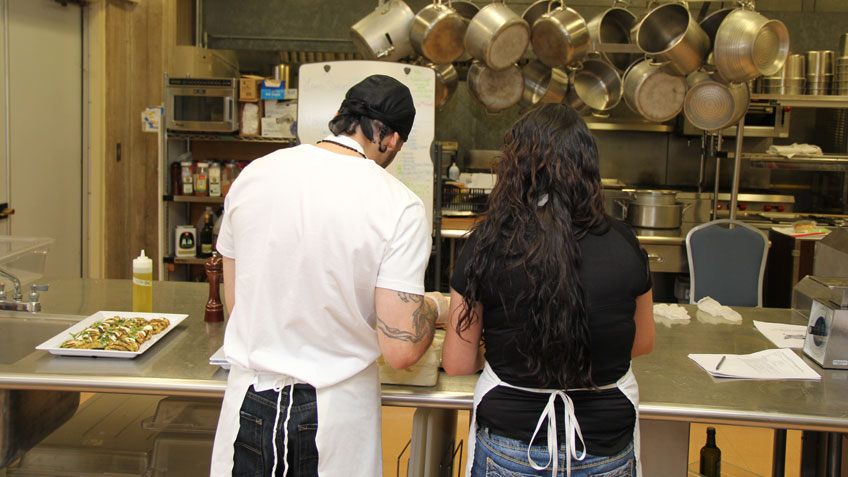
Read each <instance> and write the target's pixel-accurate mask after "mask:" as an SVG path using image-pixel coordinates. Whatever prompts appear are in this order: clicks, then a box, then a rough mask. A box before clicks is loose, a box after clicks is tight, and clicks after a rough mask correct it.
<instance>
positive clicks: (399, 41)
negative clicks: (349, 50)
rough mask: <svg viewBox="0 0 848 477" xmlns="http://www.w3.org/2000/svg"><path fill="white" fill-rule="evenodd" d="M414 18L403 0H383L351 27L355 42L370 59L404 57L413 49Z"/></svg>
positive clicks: (393, 59)
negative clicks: (411, 34) (412, 30)
mask: <svg viewBox="0 0 848 477" xmlns="http://www.w3.org/2000/svg"><path fill="white" fill-rule="evenodd" d="M413 18H415V14H414V13H413V12H412V9H411V8H409V5H407V4H406V3H404V2H403V1H402V0H380V1H379V2H378V4H377V9H376V10H374V11H373V12H371V13H369V14H368V15H366V16H365V17H363V18H362V19H361V20H359V21H358V22H356V23H354V24H353V26H352V27H350V36H351V39H352V40H353V45H354V46H355V47H356V50H357V51H358V52H359V54H360V55H362V56H363V58H365V59H366V60H384V61H398V60H402V59H404V58H406V57H407V56H409V55H411V54H412V53H413V49H412V43H410V41H409V30H410V28H411V26H412V19H413Z"/></svg>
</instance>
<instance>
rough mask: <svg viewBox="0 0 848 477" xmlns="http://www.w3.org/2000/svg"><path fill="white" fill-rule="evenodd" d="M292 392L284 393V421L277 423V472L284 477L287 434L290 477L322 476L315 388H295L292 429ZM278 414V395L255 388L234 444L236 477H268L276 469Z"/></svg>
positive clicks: (244, 406)
mask: <svg viewBox="0 0 848 477" xmlns="http://www.w3.org/2000/svg"><path fill="white" fill-rule="evenodd" d="M289 390H290V388H289V387H288V386H287V387H284V388H283V389H282V390H281V391H280V393H282V396H281V397H280V417H279V422H278V423H277V439H276V440H277V471H276V475H278V476H281V475H283V468H284V467H285V465H284V463H283V455H284V446H283V439H284V438H285V433H286V432H288V433H289V444H288V448H289V453H288V459H287V460H288V467H289V471H288V475H289V476H294V477H300V476H314V475H318V447H317V446H316V445H315V433H316V432H317V431H318V407H317V404H316V400H315V388H313V387H312V386H310V385H308V384H296V385H295V386H294V393H293V394H294V401H293V402H294V404H293V405H292V408H291V417H290V418H289V423H288V428H287V429H285V430H284V429H283V423H284V422H285V420H286V405H287V404H288V400H289ZM276 413H277V392H276V391H274V390H273V389H270V390H268V391H263V392H261V393H257V392H256V391H254V389H253V386H251V387H250V388H249V389H248V390H247V393H245V396H244V401H243V402H242V405H241V411H240V417H239V431H238V436H237V437H236V441H235V444H234V449H233V451H234V453H233V475H234V476H239V477H242V476H244V477H253V476H257V477H258V476H263V477H267V476H268V475H269V474H270V473H271V469H272V468H273V467H274V449H273V447H272V444H271V441H272V435H273V431H274V418H275V416H276Z"/></svg>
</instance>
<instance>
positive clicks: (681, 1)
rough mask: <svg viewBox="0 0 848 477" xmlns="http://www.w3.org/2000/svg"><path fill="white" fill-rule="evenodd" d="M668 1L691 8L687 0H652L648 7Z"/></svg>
mask: <svg viewBox="0 0 848 477" xmlns="http://www.w3.org/2000/svg"><path fill="white" fill-rule="evenodd" d="M740 1H744V0H740ZM666 3H679V4H681V5H683V6H684V7H686V8H689V2H687V1H686V0H674V1H672V2H660V1H659V0H651V1H650V2H648V7H647V8H648V10H650V9H652V8H654V7H657V6H659V5H665V4H666Z"/></svg>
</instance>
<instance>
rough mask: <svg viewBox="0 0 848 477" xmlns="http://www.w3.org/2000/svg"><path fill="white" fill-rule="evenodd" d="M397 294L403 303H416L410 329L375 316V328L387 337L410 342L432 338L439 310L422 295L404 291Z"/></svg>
mask: <svg viewBox="0 0 848 477" xmlns="http://www.w3.org/2000/svg"><path fill="white" fill-rule="evenodd" d="M397 295H398V298H400V299H401V301H403V302H404V303H412V304H416V305H418V306H417V307H416V308H415V311H414V312H413V313H412V330H410V331H407V330H402V329H399V328H395V327H392V326H390V325H389V324H388V323H386V322H385V321H383V319H382V318H380V317H379V316H377V329H378V330H379V331H380V333H382V334H383V335H385V336H386V337H388V338H391V339H396V340H401V341H409V342H410V343H419V342H421V341H423V340H429V339H430V338H432V337H433V331H434V330H435V326H436V325H435V324H436V319H437V318H438V317H439V310H438V309H436V308H435V307H434V306H433V304H432V303H430V300H426V299H424V296H423V295H415V294H412V293H404V292H397Z"/></svg>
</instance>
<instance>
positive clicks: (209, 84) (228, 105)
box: [165, 78, 239, 133]
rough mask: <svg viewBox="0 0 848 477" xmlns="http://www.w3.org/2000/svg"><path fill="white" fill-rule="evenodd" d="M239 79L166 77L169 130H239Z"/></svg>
mask: <svg viewBox="0 0 848 477" xmlns="http://www.w3.org/2000/svg"><path fill="white" fill-rule="evenodd" d="M237 101H238V79H237V78H166V80H165V127H166V128H167V129H168V130H169V131H194V132H219V133H231V132H234V131H238V129H239V123H238V112H237V111H236V110H235V108H236V107H237V104H238V103H237Z"/></svg>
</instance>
